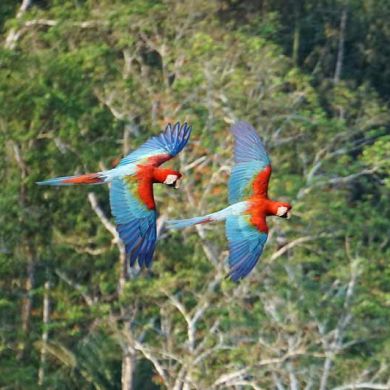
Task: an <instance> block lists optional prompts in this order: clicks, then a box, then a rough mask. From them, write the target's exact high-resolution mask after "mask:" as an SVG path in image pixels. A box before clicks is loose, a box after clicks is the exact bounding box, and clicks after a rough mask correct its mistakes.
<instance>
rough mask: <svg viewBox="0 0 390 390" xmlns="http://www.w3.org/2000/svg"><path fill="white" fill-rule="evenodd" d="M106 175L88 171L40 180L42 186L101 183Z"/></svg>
mask: <svg viewBox="0 0 390 390" xmlns="http://www.w3.org/2000/svg"><path fill="white" fill-rule="evenodd" d="M105 179H106V177H105V175H104V174H103V173H87V174H86V175H79V176H63V177H56V178H54V179H48V180H44V181H38V182H37V184H38V185H40V186H72V185H74V184H101V183H104V182H105V181H106V180H105Z"/></svg>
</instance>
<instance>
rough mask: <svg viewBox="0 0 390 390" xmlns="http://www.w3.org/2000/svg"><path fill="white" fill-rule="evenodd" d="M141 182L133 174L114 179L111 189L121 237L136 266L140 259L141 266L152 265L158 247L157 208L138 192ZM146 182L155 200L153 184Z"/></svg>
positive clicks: (128, 254)
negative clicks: (147, 202) (145, 201)
mask: <svg viewBox="0 0 390 390" xmlns="http://www.w3.org/2000/svg"><path fill="white" fill-rule="evenodd" d="M139 184H140V183H138V182H137V179H136V178H135V177H133V176H125V177H124V178H115V179H113V181H112V183H111V188H110V204H111V211H112V214H113V215H114V218H115V222H116V224H117V230H118V233H119V236H120V238H121V239H122V241H123V242H124V244H125V247H126V256H127V258H128V259H129V260H130V266H133V265H134V264H135V262H136V260H137V259H138V264H139V266H140V267H143V266H146V267H150V266H151V264H152V258H153V253H154V249H155V247H156V240H157V232H156V210H155V207H154V205H150V204H149V207H148V206H147V205H146V204H145V203H144V202H143V201H142V199H141V197H140V195H139ZM146 184H147V185H145V183H144V187H143V191H145V188H147V191H150V194H149V195H150V196H151V199H153V184H152V183H151V182H150V183H149V184H150V187H149V185H148V183H146Z"/></svg>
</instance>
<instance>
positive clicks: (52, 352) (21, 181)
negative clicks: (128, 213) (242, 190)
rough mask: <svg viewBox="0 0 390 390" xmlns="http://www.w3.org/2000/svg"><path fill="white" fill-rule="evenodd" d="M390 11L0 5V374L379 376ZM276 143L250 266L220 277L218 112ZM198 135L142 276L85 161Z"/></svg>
mask: <svg viewBox="0 0 390 390" xmlns="http://www.w3.org/2000/svg"><path fill="white" fill-rule="evenodd" d="M389 12H390V2H389V1H387V0H385V1H382V2H375V1H370V0H333V1H328V0H327V1H323V0H321V1H310V0H305V1H268V0H262V1H261V0H253V1H234V0H222V1H221V0H219V1H217V0H215V1H205V0H184V1H180V2H179V1H169V0H164V1H151V0H150V1H147V0H133V1H124V0H122V1H120V0H118V1H105V0H100V1H97V0H96V1H92V0H85V1H72V0H67V1H57V0H51V1H49V0H47V1H46V0H35V1H34V0H23V1H20V2H15V1H13V0H3V1H2V2H1V3H0V33H1V48H0V140H1V142H0V164H1V169H0V177H1V182H2V190H1V193H0V226H1V229H0V275H1V278H0V291H1V295H0V368H1V376H0V385H1V386H2V387H3V388H7V389H9V388H12V389H30V388H31V389H34V388H40V387H43V388H53V389H54V388H55V389H57V388H58V389H68V388H69V389H74V388H78V389H90V388H97V389H116V388H121V389H128V390H129V389H153V390H154V389H160V388H169V389H175V390H179V389H180V390H186V389H202V390H203V389H250V388H252V389H273V388H275V389H278V390H283V389H292V390H295V389H321V390H325V389H338V390H341V389H353V388H367V389H389V388H390V382H389V379H390V367H389V364H390V360H389V354H388V351H389V349H390V334H389V327H388V324H389V321H390V289H389V286H390V273H389V266H388V264H387V261H388V258H389V253H390V243H389V225H390V223H389V218H390V208H389V202H388V199H389V191H390V182H389V176H388V175H389V168H390V165H389V161H390V146H389V145H390V134H389V113H388V99H389V85H390V78H389V72H390V70H389V69H390V68H389V66H388V62H389V57H390V56H389V50H390V49H389V47H388V41H389V38H390V30H389V27H388V20H389ZM238 118H240V119H245V120H247V121H249V122H251V123H252V124H253V125H254V126H255V127H256V128H257V129H258V131H259V133H260V135H261V136H262V138H263V140H264V142H265V143H266V145H267V148H268V150H269V152H270V155H271V158H272V161H273V168H274V174H273V177H272V182H271V188H270V190H271V195H272V196H273V197H275V198H278V199H285V200H288V201H290V202H292V204H293V207H294V209H293V211H294V212H293V218H292V219H291V220H289V221H287V222H286V221H284V220H283V221H278V220H275V219H274V220H271V221H270V227H271V230H270V238H269V242H268V244H267V248H266V251H265V253H264V255H263V257H262V260H261V263H260V264H259V265H258V266H257V267H256V269H255V271H254V272H253V273H252V274H251V276H250V277H249V278H248V279H247V280H245V281H243V282H242V283H240V284H239V285H235V284H233V283H232V282H230V281H228V280H225V279H224V277H225V275H226V268H225V261H226V256H227V245H226V240H225V238H224V233H223V226H222V225H213V226H207V227H203V226H198V227H197V228H193V229H188V230H186V231H184V232H168V231H166V230H165V229H164V220H166V219H167V218H176V217H186V216H192V215H195V214H199V213H205V212H210V211H213V210H216V209H218V208H220V207H222V206H223V205H225V204H226V202H227V187H226V185H227V181H228V177H229V172H230V169H231V166H232V163H233V160H232V139H231V137H230V135H229V130H228V129H229V127H230V124H231V123H232V122H233V121H234V120H236V119H238ZM177 120H180V121H184V120H186V121H188V122H190V123H191V124H192V126H193V134H192V138H191V142H190V145H189V146H188V147H187V148H186V149H185V151H184V152H183V153H182V154H181V155H180V158H178V159H176V161H174V162H172V163H171V164H173V165H175V166H176V167H177V168H179V169H180V170H181V171H182V172H183V173H184V175H185V181H184V183H183V189H181V190H180V191H176V192H173V191H170V190H169V189H167V188H160V187H158V186H155V193H156V198H157V204H158V207H159V212H160V217H159V234H160V242H159V245H158V248H157V251H156V255H155V261H154V266H153V269H152V272H149V273H148V272H144V271H139V270H131V271H130V270H127V268H126V267H125V264H124V255H123V247H122V245H121V243H120V242H119V240H118V237H117V235H116V233H115V229H114V225H113V222H112V220H111V217H110V211H109V203H108V191H107V188H106V187H99V186H95V187H89V188H87V187H79V188H60V189H56V188H48V189H46V188H40V187H37V186H36V185H35V182H36V181H37V180H39V179H43V178H48V177H54V176H59V175H64V174H77V173H81V172H94V171H97V170H100V169H104V168H107V167H110V166H112V165H115V163H116V162H117V161H118V158H120V157H121V156H122V155H124V154H126V153H128V152H129V151H130V150H132V149H133V148H136V147H137V146H138V145H140V144H141V143H142V142H143V141H144V140H146V139H147V138H148V137H150V136H151V135H154V134H157V133H158V132H160V131H161V129H162V128H163V127H164V126H165V125H166V123H167V122H169V121H177Z"/></svg>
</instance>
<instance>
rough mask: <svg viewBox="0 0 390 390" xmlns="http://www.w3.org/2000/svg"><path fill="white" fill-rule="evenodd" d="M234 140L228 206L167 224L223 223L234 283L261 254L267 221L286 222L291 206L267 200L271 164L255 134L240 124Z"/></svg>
mask: <svg viewBox="0 0 390 390" xmlns="http://www.w3.org/2000/svg"><path fill="white" fill-rule="evenodd" d="M231 131H232V133H233V136H234V139H235V147H234V157H235V162H236V165H235V166H234V167H233V170H232V174H231V177H230V180H229V203H230V206H228V207H226V208H224V209H223V210H220V211H217V212H215V213H212V214H208V215H205V216H202V217H194V218H190V219H182V220H176V221H168V222H167V224H168V227H169V228H171V229H181V228H184V227H187V226H191V225H195V224H203V223H208V222H214V221H223V220H226V225H225V230H226V236H227V239H228V241H229V268H230V272H229V275H230V277H231V279H232V280H233V281H235V282H236V281H239V280H240V279H242V278H244V277H245V276H247V275H248V274H249V273H250V272H251V270H252V269H253V268H254V266H255V265H256V263H257V261H258V259H259V257H260V255H261V254H262V252H263V248H264V245H265V242H266V241H267V237H268V226H267V223H266V217H267V216H271V215H275V216H278V217H282V218H288V212H289V211H290V210H291V205H290V204H289V203H285V202H276V201H273V200H271V199H269V198H268V182H269V178H270V176H271V161H270V159H269V157H268V154H267V152H266V151H265V148H264V145H263V143H262V142H261V140H260V137H259V136H258V134H257V133H256V130H255V129H254V128H253V127H252V126H251V125H250V124H248V123H246V122H243V121H240V122H237V123H235V124H234V125H233V127H232V129H231Z"/></svg>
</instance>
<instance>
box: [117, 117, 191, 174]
mask: <svg viewBox="0 0 390 390" xmlns="http://www.w3.org/2000/svg"><path fill="white" fill-rule="evenodd" d="M191 130H192V127H191V126H188V125H187V123H184V124H183V125H182V126H180V122H177V123H176V124H175V125H174V126H172V125H171V124H170V123H169V124H168V125H167V127H166V128H165V130H164V131H163V132H162V133H161V134H160V135H157V136H155V137H152V138H150V139H149V140H147V141H146V142H145V143H144V144H143V145H141V146H140V147H139V148H138V149H136V150H134V151H133V152H131V153H130V154H128V155H127V156H126V157H124V158H123V159H122V160H121V161H120V163H119V164H118V166H123V165H127V164H131V163H139V162H142V163H143V164H145V165H148V164H149V165H154V166H159V165H161V164H162V163H164V162H165V161H168V160H170V159H171V158H173V157H175V156H176V155H177V154H178V153H179V152H180V151H181V150H182V149H183V148H184V147H185V146H186V144H187V142H188V140H189V138H190V135H191Z"/></svg>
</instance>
